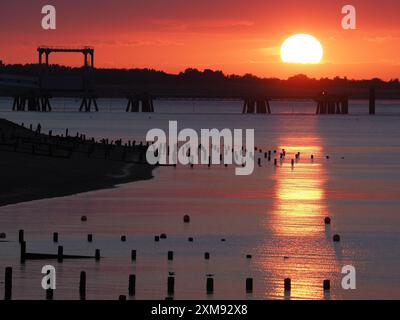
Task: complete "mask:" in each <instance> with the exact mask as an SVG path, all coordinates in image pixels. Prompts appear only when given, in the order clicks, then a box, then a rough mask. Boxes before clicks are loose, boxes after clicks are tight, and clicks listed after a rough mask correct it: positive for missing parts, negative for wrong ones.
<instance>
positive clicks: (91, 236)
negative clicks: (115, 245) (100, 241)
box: [87, 234, 93, 242]
mask: <svg viewBox="0 0 400 320" xmlns="http://www.w3.org/2000/svg"><path fill="white" fill-rule="evenodd" d="M87 241H88V242H92V241H93V235H92V234H88V236H87Z"/></svg>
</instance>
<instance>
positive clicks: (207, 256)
mask: <svg viewBox="0 0 400 320" xmlns="http://www.w3.org/2000/svg"><path fill="white" fill-rule="evenodd" d="M204 259H206V260H210V253H209V252H206V253H204Z"/></svg>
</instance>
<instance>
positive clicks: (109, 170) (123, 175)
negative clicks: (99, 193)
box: [0, 119, 155, 206]
mask: <svg viewBox="0 0 400 320" xmlns="http://www.w3.org/2000/svg"><path fill="white" fill-rule="evenodd" d="M0 134H1V137H0V170H1V179H0V206H6V205H11V204H18V203H21V202H27V201H33V200H40V199H47V198H54V197H63V196H69V195H74V194H78V193H83V192H89V191H96V190H100V189H108V188H114V187H116V186H117V185H119V184H123V183H128V182H135V181H140V180H149V179H151V178H153V175H152V171H153V169H154V168H155V166H151V165H149V164H147V163H144V162H142V159H144V156H145V152H146V148H145V147H144V146H122V145H118V144H114V143H113V142H111V143H108V141H107V143H98V142H94V141H93V140H86V139H85V138H83V139H82V138H81V137H74V138H72V137H60V136H51V135H45V134H39V133H36V132H34V131H32V130H29V129H27V128H24V127H23V126H20V125H17V124H15V123H12V122H10V121H7V120H4V119H0ZM16 137H18V138H16ZM15 141H18V142H15ZM71 145H72V147H71ZM48 148H49V149H51V150H50V151H47V149H48ZM66 148H71V149H66ZM86 149H87V150H88V151H86ZM31 150H32V151H31ZM65 150H69V151H68V152H69V154H68V156H67V155H65V152H66V151H65ZM104 150H106V151H104ZM46 152H50V155H49V154H46ZM63 152H64V154H63ZM89 152H90V153H89ZM105 152H106V153H107V155H106V156H104V155H103V154H104V153H105ZM121 158H123V159H124V160H121ZM118 159H119V160H118ZM138 159H139V160H138Z"/></svg>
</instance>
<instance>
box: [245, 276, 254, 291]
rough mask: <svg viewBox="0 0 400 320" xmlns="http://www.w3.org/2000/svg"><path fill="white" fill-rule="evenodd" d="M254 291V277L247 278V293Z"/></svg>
mask: <svg viewBox="0 0 400 320" xmlns="http://www.w3.org/2000/svg"><path fill="white" fill-rule="evenodd" d="M252 292H253V278H247V279H246V293H252Z"/></svg>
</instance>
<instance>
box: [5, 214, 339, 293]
mask: <svg viewBox="0 0 400 320" xmlns="http://www.w3.org/2000/svg"><path fill="white" fill-rule="evenodd" d="M82 219H83V217H82V218H81V220H82ZM82 221H86V220H82ZM183 221H184V222H185V223H189V222H190V217H189V216H188V215H185V216H184V218H183ZM324 222H325V224H327V225H328V224H330V218H329V217H326V218H325V220H324ZM58 236H59V234H58V232H54V233H53V242H55V243H57V242H58V240H59V237H58ZM165 237H166V236H164V237H163V238H165ZM337 237H338V235H335V236H334V237H333V240H334V241H335V242H336V241H339V240H340V239H338V238H337ZM158 239H159V238H158ZM92 240H93V237H92V235H91V234H89V235H88V241H89V242H91V241H92ZM18 241H19V243H20V247H21V259H20V262H21V264H24V263H25V262H26V259H27V257H33V258H34V259H42V260H48V259H52V258H57V261H58V262H59V263H62V262H63V260H64V258H66V257H67V258H74V259H78V258H82V259H83V258H93V257H90V256H89V257H87V256H65V255H64V250H63V246H58V250H57V255H51V254H28V253H27V252H26V242H25V238H24V230H19V232H18ZM121 241H126V237H125V236H121ZM155 241H158V240H157V238H155ZM94 258H95V260H96V261H100V258H101V256H100V250H99V249H96V251H95V256H94ZM136 258H137V252H136V250H131V261H132V262H134V261H136ZM246 258H247V259H251V258H252V255H250V254H248V255H246ZM167 259H168V261H173V259H174V252H173V251H168V252H167ZM204 259H205V260H209V259H210V253H209V252H205V253H204ZM128 282H129V284H128V294H129V296H135V294H136V275H135V274H131V275H129V281H128ZM283 285H284V291H285V293H290V291H291V288H292V284H291V279H290V278H285V279H284V282H283ZM322 288H323V290H324V291H329V290H330V280H329V279H325V280H323V283H322ZM245 291H246V293H247V294H251V293H253V278H251V277H248V278H246V280H245ZM174 293H175V277H174V276H173V275H172V273H170V274H169V276H168V278H167V294H168V297H167V298H169V299H170V298H172V297H173V295H174ZM206 293H207V294H208V295H212V294H213V293H214V278H213V275H206ZM79 297H80V299H81V300H86V272H85V271H82V272H81V273H80V280H79ZM53 298H54V291H53V290H52V289H47V290H46V299H47V300H52V299H53ZM4 299H5V300H11V299H12V267H6V269H5V281H4ZM119 299H120V300H126V296H125V295H121V296H120V297H119Z"/></svg>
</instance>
